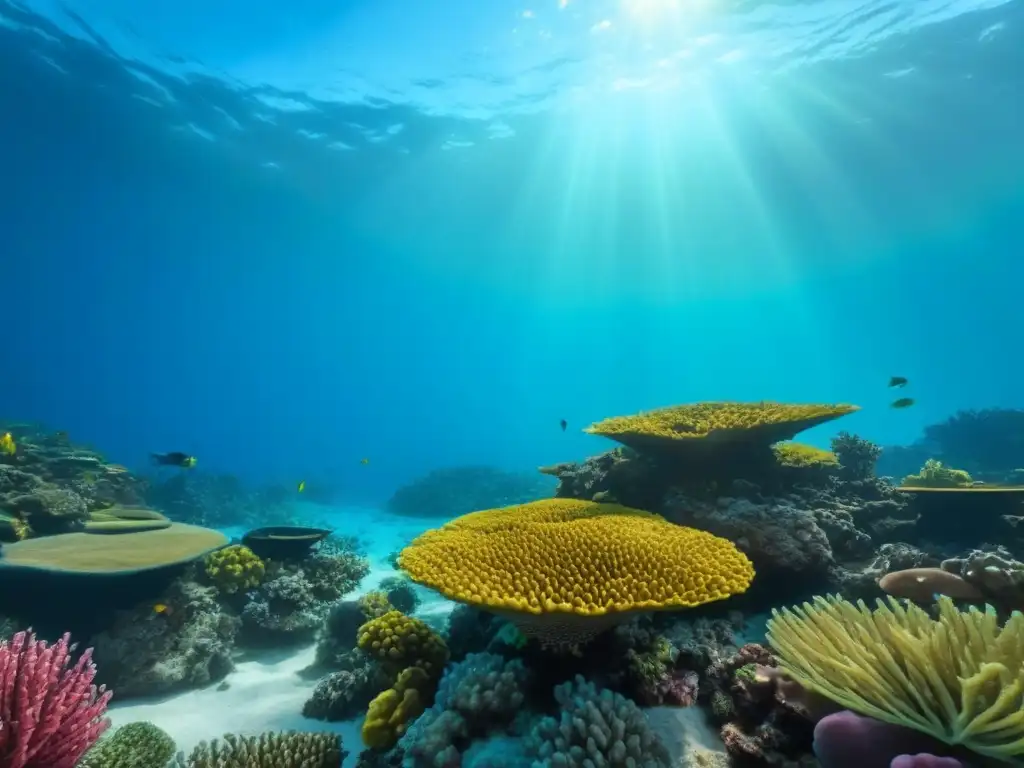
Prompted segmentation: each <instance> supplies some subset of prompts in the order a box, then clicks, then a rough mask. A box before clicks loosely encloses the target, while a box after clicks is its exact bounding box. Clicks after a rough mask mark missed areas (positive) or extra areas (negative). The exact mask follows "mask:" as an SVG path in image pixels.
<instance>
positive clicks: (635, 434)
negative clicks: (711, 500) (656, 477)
mask: <svg viewBox="0 0 1024 768" xmlns="http://www.w3.org/2000/svg"><path fill="white" fill-rule="evenodd" d="M857 410H859V407H858V406H856V405H844V404H839V405H799V404H791V403H774V402H767V401H763V402H758V403H735V402H707V403H693V404H690V405H676V406H672V407H669V408H659V409H657V410H654V411H646V412H643V413H638V414H636V415H633V416H615V417H612V418H610V419H605V420H603V421H599V422H597V423H596V424H591V425H590V426H589V427H587V428H586V429H585V430H584V432H587V433H589V434H591V435H601V436H602V437H608V438H611V439H612V440H616V441H618V442H620V443H622V444H623V445H627V446H629V447H630V448H633V449H635V450H638V451H643V450H662V449H671V448H674V447H675V448H680V447H683V446H684V445H685V446H686V447H687V448H692V447H693V446H694V445H695V444H698V443H699V444H705V447H706V444H708V443H714V444H722V443H725V444H731V443H756V444H762V445H769V444H771V443H777V442H780V441H782V440H790V439H792V438H793V437H794V436H795V435H797V434H799V433H800V432H803V431H804V430H805V429H810V428H811V427H816V426H818V425H819V424H824V423H825V422H828V421H832V420H833V419H838V418H839V417H840V416H846V415H847V414H850V413H853V412H854V411H857Z"/></svg>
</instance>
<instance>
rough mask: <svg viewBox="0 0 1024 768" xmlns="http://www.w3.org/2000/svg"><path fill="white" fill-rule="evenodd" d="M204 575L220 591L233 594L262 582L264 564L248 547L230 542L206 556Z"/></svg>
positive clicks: (252, 587)
mask: <svg viewBox="0 0 1024 768" xmlns="http://www.w3.org/2000/svg"><path fill="white" fill-rule="evenodd" d="M205 562H206V575H207V577H209V579H210V581H211V582H212V583H213V584H214V586H216V587H217V589H219V590H220V591H221V592H224V593H225V594H229V595H233V594H235V593H236V592H245V591H247V590H250V589H255V588H256V587H258V586H259V585H260V584H261V583H262V582H263V576H264V573H265V572H266V566H265V565H264V563H263V561H262V560H261V559H260V558H259V557H257V556H256V553H255V552H253V551H252V550H251V549H249V548H248V547H246V546H244V545H242V544H232V545H231V546H230V547H224V549H219V550H217V551H216V552H211V553H210V554H209V555H207V556H206V561H205Z"/></svg>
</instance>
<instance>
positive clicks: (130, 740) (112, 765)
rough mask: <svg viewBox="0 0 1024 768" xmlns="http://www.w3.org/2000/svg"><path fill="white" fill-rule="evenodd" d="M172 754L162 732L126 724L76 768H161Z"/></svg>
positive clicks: (150, 726) (169, 740) (148, 725)
mask: <svg viewBox="0 0 1024 768" xmlns="http://www.w3.org/2000/svg"><path fill="white" fill-rule="evenodd" d="M175 753H176V748H175V745H174V739H172V738H171V737H170V736H168V735H167V733H166V732H165V731H163V730H161V729H160V728H157V727H156V726H155V725H153V724H152V723H128V724H127V725H123V726H121V727H120V728H118V729H117V730H116V731H114V733H113V734H112V735H108V736H105V737H104V738H102V739H100V740H99V741H98V742H97V743H96V744H95V745H94V746H93V748H92V749H90V750H89V751H88V752H87V753H86V754H85V756H84V757H83V758H82V759H81V760H80V761H79V762H78V764H77V765H76V766H75V768H162V767H163V766H166V765H167V764H168V763H169V762H170V761H171V760H172V759H173V758H174V756H175Z"/></svg>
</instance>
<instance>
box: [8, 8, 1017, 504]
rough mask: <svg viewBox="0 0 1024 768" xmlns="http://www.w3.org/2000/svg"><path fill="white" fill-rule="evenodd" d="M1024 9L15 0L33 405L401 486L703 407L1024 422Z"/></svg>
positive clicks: (13, 188) (176, 444)
mask: <svg viewBox="0 0 1024 768" xmlns="http://www.w3.org/2000/svg"><path fill="white" fill-rule="evenodd" d="M1022 19H1024V6H1022V5H1021V3H1020V2H967V1H965V2H909V0H907V1H902V0H901V1H898V2H853V1H849V0H844V1H835V0H830V1H829V2H781V3H763V2H725V1H724V0H678V1H674V0H632V1H631V0H623V2H611V1H609V2H589V1H588V0H571V2H567V3H560V2H559V0H550V1H549V0H544V2H541V3H523V2H504V1H501V2H498V1H497V0H496V1H495V2H492V3H488V4H486V5H484V6H481V5H480V4H469V3H458V2H450V3H445V4H443V5H442V6H427V5H426V4H420V3H411V2H403V1H400V0H385V1H384V2H374V3H360V2H345V3H340V4H339V3H323V2H316V1H314V0H309V1H308V2H307V1H302V2H296V3H290V4H286V5H285V4H279V3H276V2H269V0H263V1H262V2H258V3H255V4H252V3H247V4H244V5H243V4H239V3H215V4H208V3H196V2H186V3H174V4H168V3H160V4H136V3H127V2H122V1H121V0H74V1H73V2H67V3H57V2H11V0H5V2H4V3H3V5H2V6H0V22H2V23H0V56H2V59H0V115H2V120H0V146H2V147H3V151H2V154H0V194H2V198H0V286H2V288H3V300H4V304H3V309H4V316H5V317H6V333H5V334H4V341H3V354H2V355H0V363H2V367H3V375H2V377H0V402H2V403H3V408H4V411H5V413H8V414H16V415H17V417H18V418H19V419H39V420H43V421H45V422H47V423H49V424H53V425H59V427H60V428H63V429H67V430H68V431H69V433H70V434H72V435H73V436H74V437H75V438H77V439H79V440H83V441H86V442H89V443H92V444H95V445H96V446H98V447H99V448H100V449H101V450H103V451H104V452H105V453H106V454H107V455H108V456H109V457H111V460H115V461H120V462H122V463H125V464H126V465H129V466H138V465H143V464H144V463H145V461H146V454H147V453H148V452H149V451H155V450H183V451H186V452H190V453H194V454H196V455H198V456H201V457H202V462H203V467H204V468H208V469H216V470H223V471H230V472H233V473H236V474H239V475H241V476H243V477H246V478H250V479H259V480H264V479H272V480H280V481H285V482H291V481H292V480H293V479H294V478H297V477H300V476H307V475H318V476H324V477H330V478H332V479H333V480H334V481H335V482H337V483H338V484H339V485H340V486H342V487H344V488H345V489H346V492H347V493H350V494H351V495H352V497H353V498H358V499H364V500H374V499H379V498H386V497H387V495H389V494H390V493H391V491H392V490H393V489H394V488H395V486H396V485H398V484H400V483H401V482H403V481H406V480H408V479H410V478H412V477H415V476H417V475H419V474H421V473H422V472H424V471H426V470H428V469H430V468H432V467H437V466H446V465H453V464H454V465H458V464H464V463H487V464H493V465H496V466H501V467H507V468H510V469H524V468H532V467H535V466H537V465H538V464H545V463H550V462H554V461H562V460H566V459H574V458H581V457H583V456H585V455H588V454H589V453H593V452H594V445H595V438H591V437H588V436H586V435H583V434H581V433H580V432H579V430H578V429H577V428H579V427H582V426H584V425H585V424H587V423H589V422H591V421H593V420H596V419H598V418H601V417H604V416H607V415H612V414H617V413H630V412H634V411H636V410H639V409H643V408H650V407H655V406H660V405H666V404H671V403H676V402H687V401H693V400H701V399H740V400H744V399H746V400H750V399H755V400H756V399H782V400H787V401H806V400H810V401H849V402H855V403H858V404H860V405H862V406H864V410H863V411H862V412H861V413H859V414H857V415H855V416H854V417H851V418H850V419H849V420H848V423H844V427H845V428H849V429H852V430H854V431H856V432H858V433H859V434H863V435H865V436H867V437H869V438H871V439H873V440H876V441H878V442H881V443H891V442H907V441H909V440H911V439H913V438H914V437H915V436H916V435H917V434H918V433H919V431H920V429H921V427H922V426H923V425H924V424H927V423H932V422H935V421H938V420H941V419H942V418H944V417H946V416H947V415H949V414H950V413H952V412H953V411H955V410H957V409H958V408H964V407H988V406H1018V405H1020V404H1021V402H1022V401H1021V397H1022V395H1021V390H1020V386H1019V377H1018V375H1017V373H1018V372H1017V368H1016V364H1015V363H1014V362H1013V359H1014V356H1013V350H1014V349H1015V348H1016V344H1017V339H1018V336H1019V333H1020V330H1021V327H1022V326H1021V322H1020V313H1019V297H1020V285H1021V278H1022V277H1024V261H1022V259H1021V251H1020V221H1021V216H1020V214H1021V210H1022V207H1024V199H1022V193H1021V185H1020V179H1021V173H1022V169H1024V143H1022V141H1021V136H1022V135H1024V132H1022V130H1024V106H1022V105H1024V100H1022V99H1021V89H1022V83H1021V77H1020V73H1021V72H1022V71H1024V53H1022V51H1024V48H1022V46H1021V44H1020V43H1021V37H1020V36H1021V34H1022V32H1021V22H1022ZM891 375H903V376H907V377H909V378H910V379H911V380H912V381H913V382H914V383H915V385H916V387H917V391H916V393H915V396H916V399H917V405H916V406H915V407H914V408H912V409H908V410H905V411H901V412H894V411H892V410H891V409H889V408H888V407H887V405H888V401H889V399H890V393H889V392H887V391H886V390H885V387H884V382H885V381H886V380H887V379H888V377H889V376H891ZM562 418H564V419H566V420H567V421H568V422H569V425H570V427H571V428H570V429H569V430H567V431H566V432H565V433H564V434H563V433H562V432H561V431H560V430H559V429H558V422H559V420H560V419H562ZM854 420H856V423H855V422H854ZM812 437H813V435H812ZM818 442H819V443H821V444H824V442H823V439H822V440H819V441H818ZM364 457H368V458H370V463H369V464H368V465H366V464H360V460H361V458H364Z"/></svg>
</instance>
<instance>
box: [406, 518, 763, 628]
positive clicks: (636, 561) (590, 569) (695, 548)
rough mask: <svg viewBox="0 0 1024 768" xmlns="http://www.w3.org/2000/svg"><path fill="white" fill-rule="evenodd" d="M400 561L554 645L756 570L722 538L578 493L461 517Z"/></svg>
mask: <svg viewBox="0 0 1024 768" xmlns="http://www.w3.org/2000/svg"><path fill="white" fill-rule="evenodd" d="M399 565H400V567H401V568H403V569H404V570H405V571H406V572H408V574H409V576H410V577H411V578H412V579H413V580H414V581H416V582H419V583H420V584H423V585H425V586H428V587H432V588H433V589H436V590H437V591H439V592H441V593H442V594H443V595H445V597H448V598H450V599H452V600H458V601H460V602H463V603H468V604H470V605H474V606H477V607H479V608H484V609H487V610H490V611H493V612H496V613H499V614H502V615H505V616H506V617H508V618H510V619H511V620H513V621H515V622H516V624H517V626H519V628H520V629H521V630H522V631H523V632H524V634H527V635H533V636H540V637H541V638H542V639H545V640H547V641H550V642H557V643H559V644H562V643H571V642H575V641H576V640H579V639H585V638H586V637H589V636H591V635H593V634H595V633H596V632H599V631H601V630H603V629H606V628H608V627H610V626H613V625H614V624H615V623H618V622H619V621H623V620H626V619H628V618H629V616H630V615H631V614H633V613H636V612H645V611H659V610H673V609H684V608H691V607H694V606H697V605H702V604H704V603H710V602H713V601H716V600H724V599H725V598H727V597H729V596H731V595H735V594H738V593H741V592H744V591H745V590H746V589H747V587H748V586H749V585H750V582H751V579H753V577H754V568H753V566H752V565H751V563H750V561H749V560H748V559H747V557H746V555H744V554H743V553H742V552H740V551H739V550H738V549H737V548H736V547H735V545H733V544H732V543H731V542H730V541H727V540H726V539H722V538H719V537H717V536H714V535H712V534H710V533H707V532H705V531H699V530H696V529H693V528H685V527H682V526H678V525H674V524H673V523H670V522H668V521H667V520H665V519H664V518H662V517H660V516H658V515H654V514H651V513H649V512H642V511H640V510H635V509H629V508H627V507H623V506H619V505H618V504H599V503H596V502H591V501H581V500H577V499H543V500H541V501H536V502H531V503H529V504H522V505H517V506H512V507H505V508H503V509H494V510H487V511H483V512H473V513H471V514H469V515H464V516H463V517H460V518H456V519H455V520H453V521H452V522H450V523H448V524H446V525H444V526H442V527H441V528H438V529H435V530H432V531H428V532H426V533H425V534H423V535H421V536H420V537H419V538H417V539H416V540H415V541H413V542H412V543H411V544H410V545H409V546H408V547H406V548H405V549H404V550H403V551H402V553H401V555H400V556H399ZM574 635H575V636H576V637H575V639H572V638H573V636H574Z"/></svg>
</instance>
